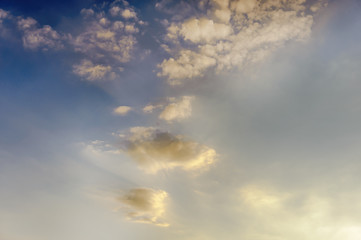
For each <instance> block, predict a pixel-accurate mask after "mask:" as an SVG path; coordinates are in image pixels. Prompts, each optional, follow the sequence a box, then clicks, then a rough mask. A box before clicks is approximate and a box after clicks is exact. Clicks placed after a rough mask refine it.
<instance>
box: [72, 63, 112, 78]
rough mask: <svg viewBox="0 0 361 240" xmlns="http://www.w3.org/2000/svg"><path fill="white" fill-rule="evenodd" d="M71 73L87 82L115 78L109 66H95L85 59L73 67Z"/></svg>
mask: <svg viewBox="0 0 361 240" xmlns="http://www.w3.org/2000/svg"><path fill="white" fill-rule="evenodd" d="M73 73H75V74H76V75H78V76H80V77H82V78H83V79H85V80H88V81H96V80H105V79H114V78H115V77H116V74H115V73H114V72H112V67H111V66H106V65H101V64H98V65H95V64H93V63H92V62H91V61H89V60H86V59H85V60H82V61H81V63H80V64H75V65H74V66H73Z"/></svg>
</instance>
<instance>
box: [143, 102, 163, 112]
mask: <svg viewBox="0 0 361 240" xmlns="http://www.w3.org/2000/svg"><path fill="white" fill-rule="evenodd" d="M163 107H164V105H163V104H157V105H153V104H150V103H149V104H147V106H145V107H144V108H143V112H144V113H152V112H153V111H154V110H155V109H158V108H163Z"/></svg>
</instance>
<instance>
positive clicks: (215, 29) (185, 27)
mask: <svg viewBox="0 0 361 240" xmlns="http://www.w3.org/2000/svg"><path fill="white" fill-rule="evenodd" d="M231 32H232V28H231V27H230V26H229V25H226V24H222V23H215V22H214V21H213V20H212V19H207V18H200V19H197V18H191V19H188V20H187V21H186V22H184V23H183V24H182V25H181V26H179V27H178V26H176V25H172V26H170V27H169V35H168V37H171V38H175V37H176V36H171V34H172V35H181V36H182V37H183V38H184V39H185V40H189V41H191V42H193V43H199V42H211V41H213V40H217V39H223V38H225V37H227V36H229V35H230V34H231Z"/></svg>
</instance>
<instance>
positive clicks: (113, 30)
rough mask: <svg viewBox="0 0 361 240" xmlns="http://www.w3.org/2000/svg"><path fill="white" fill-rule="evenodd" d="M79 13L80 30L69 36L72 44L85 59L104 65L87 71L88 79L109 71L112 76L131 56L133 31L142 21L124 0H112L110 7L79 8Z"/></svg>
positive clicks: (120, 69)
mask: <svg viewBox="0 0 361 240" xmlns="http://www.w3.org/2000/svg"><path fill="white" fill-rule="evenodd" d="M81 13H82V15H83V16H84V23H83V24H84V26H83V29H84V30H83V31H81V32H80V33H79V34H78V35H77V36H75V37H74V38H73V39H72V41H71V44H72V46H73V47H74V49H75V51H76V52H80V53H81V54H83V55H85V56H86V58H87V59H89V61H92V62H99V61H100V62H103V63H106V65H108V66H102V65H98V66H99V67H98V69H99V71H96V73H95V74H94V75H93V74H88V75H89V77H88V79H89V80H91V79H97V78H102V77H103V76H105V75H106V74H107V73H108V72H110V71H112V75H113V77H114V76H115V74H116V72H121V71H123V69H124V68H123V66H121V65H122V64H123V63H126V62H129V61H130V60H131V59H132V52H133V50H134V48H135V45H136V43H137V40H136V36H135V35H136V34H137V33H138V32H139V29H138V26H139V25H141V24H142V23H143V22H142V21H140V20H138V18H137V16H136V13H135V11H134V10H133V9H132V8H131V7H130V6H129V4H128V3H127V2H126V1H114V2H113V3H111V4H110V7H109V4H103V5H102V6H98V8H94V9H83V10H82V11H81ZM98 72H99V74H97V73H98ZM75 73H76V72H75ZM78 75H79V74H78ZM83 75H86V74H83Z"/></svg>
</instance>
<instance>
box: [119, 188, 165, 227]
mask: <svg viewBox="0 0 361 240" xmlns="http://www.w3.org/2000/svg"><path fill="white" fill-rule="evenodd" d="M167 198H168V194H167V192H165V191H163V190H154V189H150V188H134V189H131V190H129V191H127V192H125V193H124V194H123V196H122V197H120V198H119V200H120V202H121V203H122V204H123V205H124V207H125V210H126V212H127V213H126V216H127V219H128V220H130V221H132V222H139V223H149V224H154V225H156V226H160V227H168V226H169V223H166V222H164V221H163V220H162V219H161V218H162V217H163V215H164V212H165V210H166V204H165V201H166V199H167Z"/></svg>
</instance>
